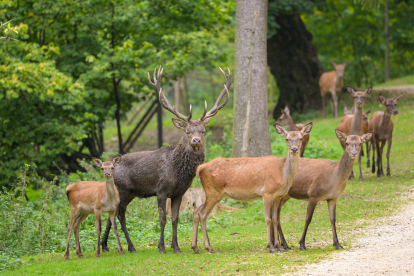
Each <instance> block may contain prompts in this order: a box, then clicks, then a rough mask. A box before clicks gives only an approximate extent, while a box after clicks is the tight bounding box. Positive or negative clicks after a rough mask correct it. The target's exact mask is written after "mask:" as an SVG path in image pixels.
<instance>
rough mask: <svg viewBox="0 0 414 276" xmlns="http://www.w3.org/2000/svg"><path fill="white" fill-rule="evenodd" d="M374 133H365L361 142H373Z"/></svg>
mask: <svg viewBox="0 0 414 276" xmlns="http://www.w3.org/2000/svg"><path fill="white" fill-rule="evenodd" d="M371 136H372V132H368V133H365V134H364V135H362V136H361V142H362V143H365V142H367V141H371Z"/></svg>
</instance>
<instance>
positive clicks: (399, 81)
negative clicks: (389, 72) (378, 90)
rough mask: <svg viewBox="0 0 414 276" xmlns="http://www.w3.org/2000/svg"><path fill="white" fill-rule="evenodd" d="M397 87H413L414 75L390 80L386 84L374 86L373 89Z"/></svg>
mask: <svg viewBox="0 0 414 276" xmlns="http://www.w3.org/2000/svg"><path fill="white" fill-rule="evenodd" d="M398 85H414V75H409V76H405V77H402V78H398V79H392V80H389V81H387V82H384V83H381V84H378V85H375V87H386V86H398Z"/></svg>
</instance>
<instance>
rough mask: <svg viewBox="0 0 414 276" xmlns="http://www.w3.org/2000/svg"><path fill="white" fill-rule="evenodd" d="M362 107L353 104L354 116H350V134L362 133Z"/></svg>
mask: <svg viewBox="0 0 414 276" xmlns="http://www.w3.org/2000/svg"><path fill="white" fill-rule="evenodd" d="M362 113H363V111H362V107H357V106H355V112H354V116H353V118H352V123H351V134H352V135H359V136H361V135H362V134H363V127H362Z"/></svg>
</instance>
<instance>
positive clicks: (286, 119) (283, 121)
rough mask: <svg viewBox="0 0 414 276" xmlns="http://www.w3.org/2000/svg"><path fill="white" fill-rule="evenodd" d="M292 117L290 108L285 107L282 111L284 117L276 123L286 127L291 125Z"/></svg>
mask: <svg viewBox="0 0 414 276" xmlns="http://www.w3.org/2000/svg"><path fill="white" fill-rule="evenodd" d="M290 119H291V117H290V110H289V107H288V106H285V108H284V109H282V115H280V117H279V118H278V119H277V120H276V123H277V124H279V125H282V126H285V125H287V124H288V123H289V120H290Z"/></svg>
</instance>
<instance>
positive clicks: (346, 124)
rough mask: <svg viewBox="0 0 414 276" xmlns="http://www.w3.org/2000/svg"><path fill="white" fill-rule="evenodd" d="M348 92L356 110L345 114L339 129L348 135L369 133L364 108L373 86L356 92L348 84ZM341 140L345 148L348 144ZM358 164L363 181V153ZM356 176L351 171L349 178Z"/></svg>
mask: <svg viewBox="0 0 414 276" xmlns="http://www.w3.org/2000/svg"><path fill="white" fill-rule="evenodd" d="M347 90H348V93H350V94H351V95H352V97H353V98H354V106H355V112H354V114H352V115H345V116H344V117H343V118H342V120H341V122H339V125H338V129H339V130H341V131H342V132H344V133H345V134H346V135H347V136H349V135H358V136H362V135H363V134H365V133H367V127H366V126H365V124H364V122H363V120H362V113H363V110H362V108H363V107H364V103H365V97H366V96H367V95H368V94H370V93H371V91H372V87H370V88H368V89H366V90H365V91H364V92H355V91H354V89H352V88H351V87H349V86H347ZM339 141H340V142H341V146H342V148H343V149H344V150H345V148H346V144H345V142H344V141H343V140H339ZM358 165H359V180H360V181H363V180H364V179H363V177H362V169H361V154H359V157H358ZM352 178H354V172H353V171H351V174H350V176H349V179H352Z"/></svg>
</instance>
